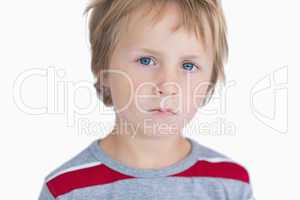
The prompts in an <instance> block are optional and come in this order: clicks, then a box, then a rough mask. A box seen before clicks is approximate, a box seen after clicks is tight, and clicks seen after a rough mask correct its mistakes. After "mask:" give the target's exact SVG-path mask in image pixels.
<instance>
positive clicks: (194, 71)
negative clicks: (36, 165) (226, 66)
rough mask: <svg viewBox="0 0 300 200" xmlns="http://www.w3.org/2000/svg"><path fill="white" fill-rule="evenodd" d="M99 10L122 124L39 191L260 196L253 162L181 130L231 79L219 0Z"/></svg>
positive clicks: (102, 62)
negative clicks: (255, 188)
mask: <svg viewBox="0 0 300 200" xmlns="http://www.w3.org/2000/svg"><path fill="white" fill-rule="evenodd" d="M91 9H92V13H91V18H90V23H89V29H90V42H91V49H92V71H93V74H94V75H95V77H96V78H97V83H96V84H95V87H96V89H97V93H98V96H99V97H100V98H101V100H102V101H103V103H104V104H105V105H106V106H112V107H113V108H114V110H115V112H116V122H115V127H114V129H113V130H112V132H111V133H110V134H108V135H107V136H106V137H105V138H102V139H97V140H95V141H93V142H92V143H91V144H90V145H89V146H88V147H87V148H86V149H84V150H82V151H81V152H80V153H79V154H77V155H76V156H74V157H73V158H72V159H70V160H69V161H67V162H65V163H64V164H62V165H61V166H60V167H58V168H57V169H55V170H53V171H52V172H51V173H50V174H49V175H48V176H47V177H46V178H45V182H44V185H43V188H42V190H41V193H40V197H39V199H40V200H46V199H60V200H66V199H68V200H70V199H74V200H85V199H88V200H96V199H97V200H110V199H114V200H145V199H149V200H150V199H151V200H153V199H155V200H166V199H172V200H177V199H180V200H183V199H184V200H186V199H205V200H221V199H222V200H225V199H226V200H229V199H230V200H249V199H251V198H253V197H252V189H251V184H250V181H249V176H248V173H247V170H246V169H245V168H243V167H242V166H241V165H239V164H238V163H235V162H234V161H232V160H230V159H229V158H228V157H226V156H224V155H222V154H220V153H218V152H216V151H214V150H212V149H209V148H207V147H205V146H202V145H200V144H199V143H198V142H196V141H195V140H193V139H190V138H185V137H183V136H182V135H181V131H182V129H183V127H184V126H185V123H187V122H189V121H190V120H191V119H192V118H193V116H194V115H195V113H196V111H197V108H198V107H199V106H203V105H204V104H206V103H207V102H208V101H209V100H208V99H209V97H211V95H212V94H213V91H214V87H215V84H216V82H217V80H224V79H225V78H224V77H225V76H224V71H223V63H224V62H225V60H226V57H227V51H228V47H227V40H226V24H225V20H224V16H223V12H222V9H221V5H220V2H218V1H217V0H147V1H146V0H95V1H93V2H92V3H91V4H90V6H88V7H87V9H86V11H88V10H91ZM199 86H200V87H199ZM197 97H198V98H197Z"/></svg>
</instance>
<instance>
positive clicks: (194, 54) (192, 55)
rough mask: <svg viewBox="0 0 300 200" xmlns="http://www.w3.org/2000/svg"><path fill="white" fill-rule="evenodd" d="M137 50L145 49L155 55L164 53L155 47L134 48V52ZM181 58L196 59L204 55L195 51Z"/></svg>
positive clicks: (144, 50)
mask: <svg viewBox="0 0 300 200" xmlns="http://www.w3.org/2000/svg"><path fill="white" fill-rule="evenodd" d="M137 51H143V52H147V53H151V54H155V55H159V56H161V55H163V53H161V52H159V51H157V50H154V49H149V48H138V49H134V50H133V52H137ZM180 58H182V59H196V58H202V55H201V54H200V53H193V54H186V55H184V56H181V57H180Z"/></svg>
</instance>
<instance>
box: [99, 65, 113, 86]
mask: <svg viewBox="0 0 300 200" xmlns="http://www.w3.org/2000/svg"><path fill="white" fill-rule="evenodd" d="M98 81H99V82H100V84H101V85H102V86H104V87H108V88H109V86H110V84H109V80H108V70H105V69H101V70H100V72H99V75H98Z"/></svg>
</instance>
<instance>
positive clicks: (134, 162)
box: [100, 124, 191, 169]
mask: <svg viewBox="0 0 300 200" xmlns="http://www.w3.org/2000/svg"><path fill="white" fill-rule="evenodd" d="M118 127H119V128H118ZM121 130H122V131H123V132H121ZM138 130H139V129H136V133H134V134H133V133H132V132H128V131H124V129H120V124H116V126H115V128H114V129H113V131H112V132H111V133H110V134H109V135H108V136H106V137H105V138H103V139H102V142H101V144H100V145H101V147H102V149H103V150H104V151H105V152H106V153H107V154H109V155H110V156H111V157H112V158H113V159H116V160H118V161H120V162H121V163H123V164H125V165H127V166H131V167H135V168H143V169H158V168H163V167H167V166H169V165H172V164H174V163H176V162H178V161H180V160H182V159H183V158H185V157H186V156H187V155H188V154H189V152H190V150H191V145H190V143H189V142H188V141H187V139H186V138H184V137H182V136H181V135H180V134H170V135H160V134H155V135H147V134H145V133H144V132H140V131H138ZM133 135H134V137H133Z"/></svg>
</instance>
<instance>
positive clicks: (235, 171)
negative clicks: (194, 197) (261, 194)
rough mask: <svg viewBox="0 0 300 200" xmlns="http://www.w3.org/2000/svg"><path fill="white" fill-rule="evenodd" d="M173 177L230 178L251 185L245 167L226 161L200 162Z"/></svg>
mask: <svg viewBox="0 0 300 200" xmlns="http://www.w3.org/2000/svg"><path fill="white" fill-rule="evenodd" d="M171 176H184V177H192V176H193V177H195V176H196V177H213V178H228V179H234V180H239V181H243V182H246V183H249V175H248V172H247V170H246V169H245V168H244V167H242V166H240V165H238V164H236V163H231V162H224V161H223V162H209V161H205V160H200V161H198V162H197V163H196V164H194V165H193V166H192V167H190V168H188V169H187V170H185V171H183V172H180V173H178V174H173V175H171Z"/></svg>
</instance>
